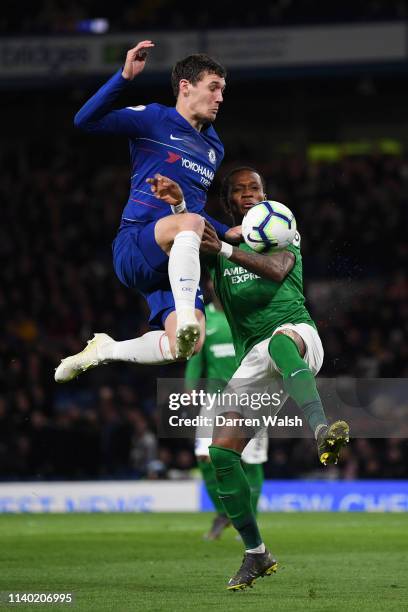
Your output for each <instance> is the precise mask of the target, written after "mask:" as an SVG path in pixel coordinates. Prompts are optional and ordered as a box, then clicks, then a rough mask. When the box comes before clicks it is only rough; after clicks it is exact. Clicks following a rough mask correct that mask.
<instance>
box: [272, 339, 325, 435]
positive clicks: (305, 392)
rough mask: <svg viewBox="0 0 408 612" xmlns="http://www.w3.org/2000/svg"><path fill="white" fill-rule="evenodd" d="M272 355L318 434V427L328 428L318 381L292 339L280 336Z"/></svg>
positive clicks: (286, 385) (285, 383)
mask: <svg viewBox="0 0 408 612" xmlns="http://www.w3.org/2000/svg"><path fill="white" fill-rule="evenodd" d="M268 349H269V354H270V356H271V357H272V359H273V360H274V362H275V363H276V365H277V367H278V368H279V370H280V371H281V373H282V376H283V386H284V388H285V391H286V392H287V393H288V394H289V395H290V397H291V398H293V399H294V400H295V402H296V404H297V405H298V406H299V408H300V409H301V410H302V412H303V414H304V415H305V417H306V419H307V422H308V423H309V426H310V429H311V430H312V431H313V433H315V431H316V428H317V426H318V425H322V424H324V425H327V419H326V415H325V413H324V408H323V404H322V401H321V399H320V395H319V392H318V390H317V387H316V381H315V378H314V376H313V374H312V372H311V370H310V368H309V366H308V365H307V363H306V361H304V360H303V359H302V357H301V356H300V355H299V349H298V347H297V345H296V343H295V341H294V340H292V338H289V336H286V335H284V334H276V335H275V336H273V337H272V338H271V341H270V342H269V347H268Z"/></svg>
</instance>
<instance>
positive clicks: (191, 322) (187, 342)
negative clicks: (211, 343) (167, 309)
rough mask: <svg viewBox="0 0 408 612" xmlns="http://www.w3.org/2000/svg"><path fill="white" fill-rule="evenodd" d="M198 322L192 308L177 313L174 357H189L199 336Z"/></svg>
mask: <svg viewBox="0 0 408 612" xmlns="http://www.w3.org/2000/svg"><path fill="white" fill-rule="evenodd" d="M200 331H201V330H200V324H199V322H198V321H197V319H196V316H195V313H194V310H190V309H185V310H181V311H180V312H178V313H177V330H176V359H189V358H190V357H191V355H192V354H193V352H194V347H195V345H196V344H197V342H198V339H199V337H200Z"/></svg>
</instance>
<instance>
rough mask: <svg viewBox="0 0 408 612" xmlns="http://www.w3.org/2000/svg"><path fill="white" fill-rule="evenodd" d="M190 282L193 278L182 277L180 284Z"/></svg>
mask: <svg viewBox="0 0 408 612" xmlns="http://www.w3.org/2000/svg"><path fill="white" fill-rule="evenodd" d="M189 280H194V279H193V278H181V277H180V283H183V282H184V281H189Z"/></svg>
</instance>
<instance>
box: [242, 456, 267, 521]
mask: <svg viewBox="0 0 408 612" xmlns="http://www.w3.org/2000/svg"><path fill="white" fill-rule="evenodd" d="M241 463H242V467H243V468H244V472H245V474H246V477H247V478H248V482H249V488H250V489H251V505H252V510H253V511H254V514H257V511H258V501H259V497H260V495H261V493H262V485H263V482H264V469H263V465H262V463H246V462H245V461H242V462H241Z"/></svg>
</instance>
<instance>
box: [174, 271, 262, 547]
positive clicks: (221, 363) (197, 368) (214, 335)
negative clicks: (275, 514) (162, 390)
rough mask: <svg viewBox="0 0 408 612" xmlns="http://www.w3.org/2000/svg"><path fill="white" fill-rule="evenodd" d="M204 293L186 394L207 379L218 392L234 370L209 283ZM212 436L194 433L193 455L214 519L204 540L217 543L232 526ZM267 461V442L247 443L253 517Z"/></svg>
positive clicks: (226, 329)
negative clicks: (202, 329)
mask: <svg viewBox="0 0 408 612" xmlns="http://www.w3.org/2000/svg"><path fill="white" fill-rule="evenodd" d="M206 293H208V295H209V296H210V299H211V301H210V303H209V304H207V305H206V307H205V314H206V321H207V323H206V327H207V331H206V337H205V342H204V345H203V347H202V349H201V351H200V352H199V353H198V354H196V355H194V356H193V357H192V358H191V359H190V360H189V361H188V362H187V366H186V371H185V380H186V389H187V390H192V389H194V388H195V387H196V386H197V384H199V383H200V380H201V379H206V380H207V381H208V382H207V388H206V391H208V392H217V391H218V390H219V389H223V388H224V387H225V385H226V384H227V383H228V381H229V379H230V378H231V377H232V375H233V374H234V372H235V370H236V369H237V363H236V359H235V349H234V345H233V343H232V335H231V330H230V328H229V325H228V322H227V319H226V317H225V314H224V312H223V308H222V305H221V302H220V301H219V299H218V297H217V295H216V294H215V292H214V289H213V286H212V282H211V281H209V282H208V284H207V286H206ZM205 412H206V408H205V406H203V407H202V410H201V414H203V415H205ZM201 429H202V428H201ZM211 433H212V432H207V431H202V432H200V428H198V429H197V432H196V444H195V454H196V458H197V463H198V467H199V469H200V472H201V475H202V477H203V481H204V484H205V487H206V489H207V493H208V495H209V497H210V499H211V501H212V503H213V505H214V508H215V510H216V516H215V517H214V519H213V523H212V526H211V528H210V530H209V532H208V534H207V535H206V539H207V540H217V539H218V538H219V537H220V536H221V534H222V532H223V530H224V529H225V528H226V527H228V526H229V525H230V524H231V521H230V519H229V518H228V517H227V515H226V513H225V509H224V506H223V504H222V502H221V500H220V498H219V497H218V492H217V489H218V483H217V479H216V476H215V470H214V467H213V465H212V463H211V461H210V453H209V450H208V448H209V446H210V444H211V437H208V435H210V436H211ZM200 434H201V435H200ZM202 436H203V437H202ZM205 436H207V437H205ZM267 460H268V438H266V437H262V438H254V439H253V440H250V442H249V443H248V445H247V446H246V447H245V449H244V451H243V453H242V457H241V462H242V467H243V469H244V472H245V474H246V477H247V479H248V482H249V487H250V490H251V502H252V506H253V509H254V512H255V513H256V511H257V506H258V500H259V497H260V495H261V492H262V485H263V481H264V471H263V466H262V464H263V463H265V462H266V461H267Z"/></svg>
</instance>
